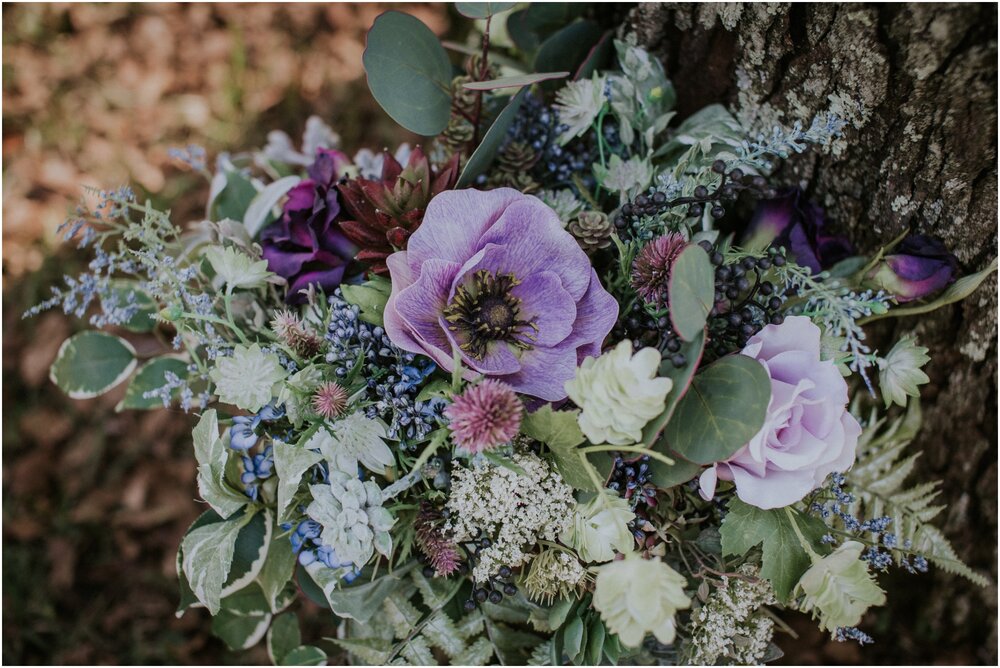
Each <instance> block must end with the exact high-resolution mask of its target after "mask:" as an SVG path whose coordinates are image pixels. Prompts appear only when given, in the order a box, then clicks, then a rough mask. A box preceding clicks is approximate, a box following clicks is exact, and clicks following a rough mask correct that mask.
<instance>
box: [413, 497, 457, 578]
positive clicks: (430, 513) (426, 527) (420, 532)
mask: <svg viewBox="0 0 1000 668" xmlns="http://www.w3.org/2000/svg"><path fill="white" fill-rule="evenodd" d="M442 519H443V518H442V516H441V513H440V512H439V511H438V510H437V509H436V508H434V506H432V505H431V504H429V503H427V502H426V501H423V502H421V504H420V512H419V513H418V514H417V519H416V522H415V525H416V537H415V538H416V543H417V548H419V549H420V551H421V552H422V553H423V554H424V555H425V556H426V557H427V561H428V562H429V563H430V565H431V566H432V567H433V568H434V571H435V573H437V575H440V576H443V577H447V576H449V575H451V574H452V573H454V572H455V571H457V570H458V567H459V565H460V564H461V556H460V555H459V553H458V547H457V546H456V545H455V543H454V542H453V541H452V540H451V539H449V538H448V537H447V536H446V535H445V533H444V531H443V530H442V528H441V522H442Z"/></svg>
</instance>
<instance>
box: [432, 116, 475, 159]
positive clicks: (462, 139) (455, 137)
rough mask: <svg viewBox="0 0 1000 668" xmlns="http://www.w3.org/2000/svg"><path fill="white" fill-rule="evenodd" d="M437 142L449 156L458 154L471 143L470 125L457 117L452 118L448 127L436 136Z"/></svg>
mask: <svg viewBox="0 0 1000 668" xmlns="http://www.w3.org/2000/svg"><path fill="white" fill-rule="evenodd" d="M438 141H439V142H441V145H442V146H444V148H445V150H446V151H447V153H448V154H449V155H452V154H454V153H458V152H460V151H461V150H462V149H463V148H465V146H466V145H467V144H468V143H469V142H470V141H472V124H471V123H469V121H467V120H465V119H464V118H461V117H459V116H452V117H451V120H449V121H448V125H447V126H446V127H445V129H444V130H443V131H442V132H441V134H439V135H438Z"/></svg>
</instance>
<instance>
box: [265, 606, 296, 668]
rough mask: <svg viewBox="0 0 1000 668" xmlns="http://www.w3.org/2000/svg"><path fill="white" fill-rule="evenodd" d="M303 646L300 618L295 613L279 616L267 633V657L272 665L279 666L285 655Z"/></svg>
mask: <svg viewBox="0 0 1000 668" xmlns="http://www.w3.org/2000/svg"><path fill="white" fill-rule="evenodd" d="M301 644H302V634H301V633H300V632H299V618H298V617H296V616H295V613H294V612H286V613H285V614H282V615H278V616H277V617H275V618H274V621H273V622H272V623H271V628H270V629H269V630H268V632H267V655H268V656H269V657H270V658H271V663H273V664H274V665H276V666H278V665H281V660H282V659H284V658H285V655H286V654H288V653H289V652H291V651H292V650H293V649H295V648H296V647H298V646H299V645H301Z"/></svg>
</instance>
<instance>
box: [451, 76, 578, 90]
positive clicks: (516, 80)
mask: <svg viewBox="0 0 1000 668" xmlns="http://www.w3.org/2000/svg"><path fill="white" fill-rule="evenodd" d="M568 76H569V72H542V73H537V74H515V75H512V76H509V77H499V78H496V79H490V80H489V81H470V82H468V83H466V84H463V86H462V87H463V88H467V89H469V90H498V89H501V88H521V87H522V86H530V85H532V84H536V83H539V82H541V81H549V80H551V79H565V78H566V77H568Z"/></svg>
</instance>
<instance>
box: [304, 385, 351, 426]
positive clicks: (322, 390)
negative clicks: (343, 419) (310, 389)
mask: <svg viewBox="0 0 1000 668" xmlns="http://www.w3.org/2000/svg"><path fill="white" fill-rule="evenodd" d="M346 406H347V390H345V389H344V388H343V387H341V386H340V385H338V384H337V383H335V382H333V381H328V382H326V383H323V384H322V385H320V386H319V387H318V388H316V392H315V393H314V394H313V398H312V407H313V410H314V411H316V412H317V413H319V414H320V415H322V416H323V417H325V418H327V419H328V420H329V419H331V418H335V417H337V416H338V415H340V414H341V413H343V412H344V408H345V407H346Z"/></svg>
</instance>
